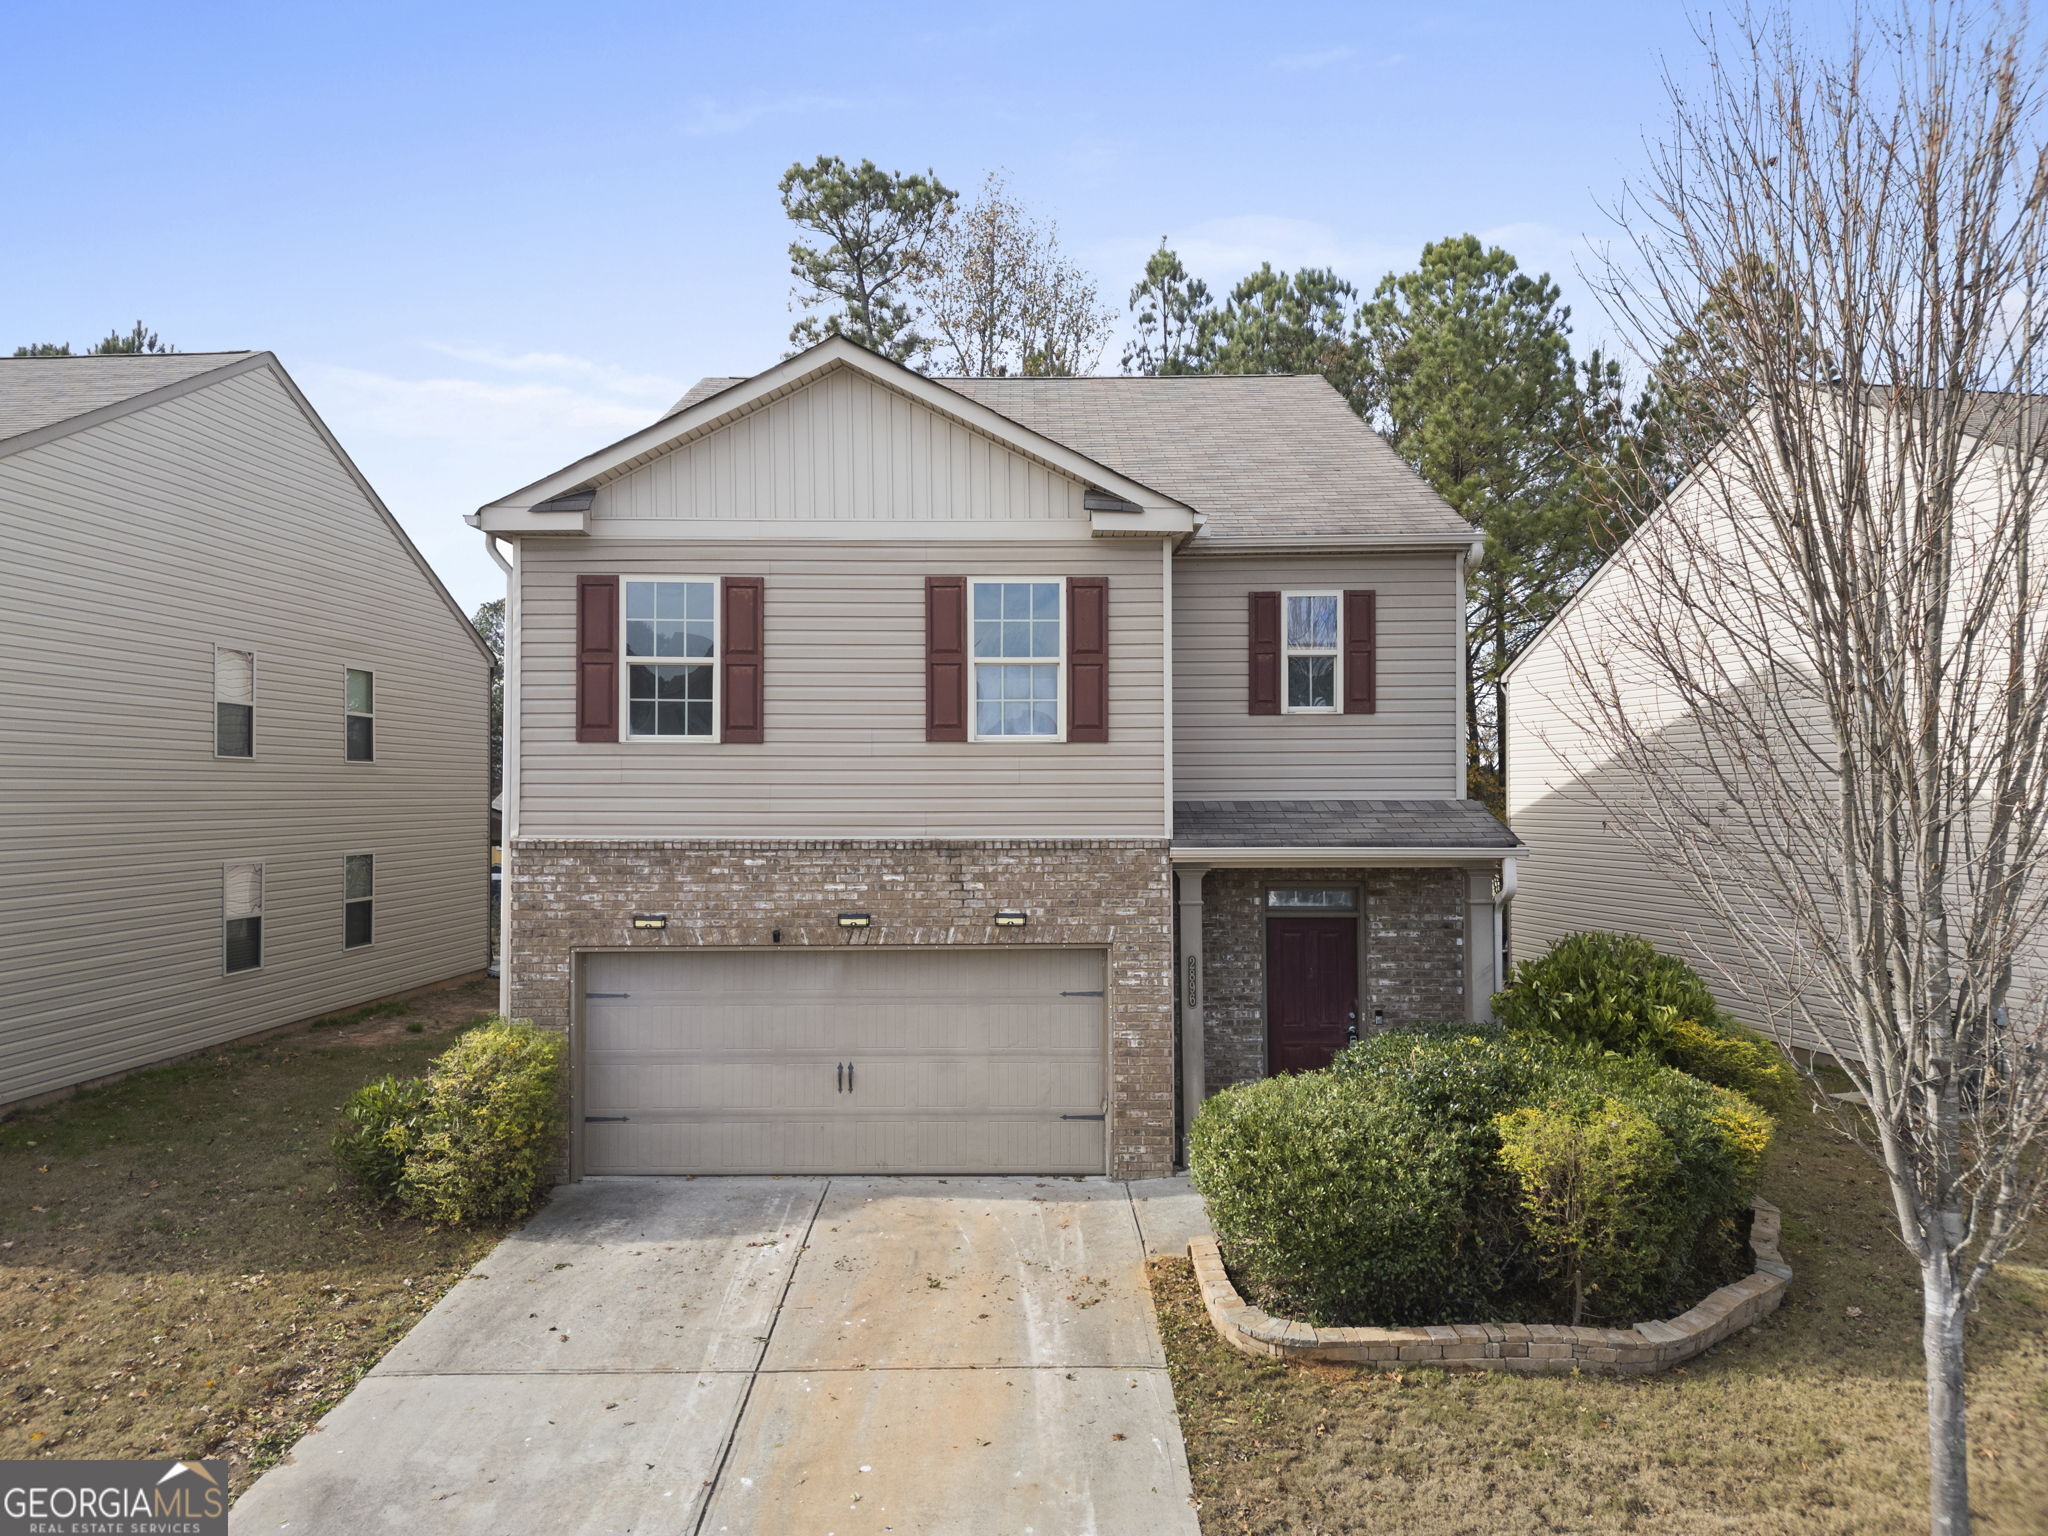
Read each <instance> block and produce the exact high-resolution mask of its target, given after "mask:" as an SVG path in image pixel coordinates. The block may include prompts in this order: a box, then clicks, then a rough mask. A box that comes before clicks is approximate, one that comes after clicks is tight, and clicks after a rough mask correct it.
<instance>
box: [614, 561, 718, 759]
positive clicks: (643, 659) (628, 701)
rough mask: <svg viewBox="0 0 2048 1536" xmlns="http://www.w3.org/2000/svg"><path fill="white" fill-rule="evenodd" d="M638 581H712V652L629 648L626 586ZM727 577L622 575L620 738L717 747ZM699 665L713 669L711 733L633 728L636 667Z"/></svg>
mask: <svg viewBox="0 0 2048 1536" xmlns="http://www.w3.org/2000/svg"><path fill="white" fill-rule="evenodd" d="M635 581H696V582H709V583H710V584H711V654H710V655H709V656H706V657H701V658H699V657H694V656H634V655H632V654H630V653H629V652H628V651H627V650H626V587H627V585H628V584H629V583H631V582H635ZM724 609H725V578H724V577H723V576H705V575H701V574H700V575H691V576H677V575H669V574H667V573H662V574H659V575H657V574H654V573H652V572H646V571H635V572H634V573H633V574H632V575H630V576H627V575H624V574H623V573H622V574H621V575H620V577H619V703H618V710H619V740H620V741H622V742H623V741H632V742H638V743H640V744H642V745H643V746H655V747H715V746H717V745H718V744H719V743H720V742H721V741H722V740H723V739H724V736H725V677H724V673H725V613H724ZM636 665H637V666H643V667H650V666H651V667H674V666H700V667H709V668H710V669H711V734H710V735H708V736H639V735H635V734H634V732H633V668H634V667H635V666H636Z"/></svg>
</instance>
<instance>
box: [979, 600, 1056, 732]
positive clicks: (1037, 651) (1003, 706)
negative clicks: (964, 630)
mask: <svg viewBox="0 0 2048 1536" xmlns="http://www.w3.org/2000/svg"><path fill="white" fill-rule="evenodd" d="M1064 586H1065V583H1063V582H1059V581H976V582H973V583H971V588H972V591H971V594H970V603H971V606H970V610H969V611H970V613H971V616H972V623H973V660H974V735H975V738H976V739H977V740H982V741H987V740H1010V741H1058V740H1059V739H1060V737H1061V722H1062V717H1063V713H1064V711H1063V705H1064V702H1065V700H1064V698H1063V693H1064V687H1065V678H1064V668H1063V667H1062V665H1061V658H1062V656H1063V655H1064V653H1065V628H1066V623H1065V616H1064V614H1063V613H1062V611H1061V596H1062V591H1063V588H1064Z"/></svg>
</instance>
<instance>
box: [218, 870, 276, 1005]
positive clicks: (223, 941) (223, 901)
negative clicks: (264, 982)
mask: <svg viewBox="0 0 2048 1536" xmlns="http://www.w3.org/2000/svg"><path fill="white" fill-rule="evenodd" d="M244 867H247V868H250V869H253V870H255V871H256V910H255V911H254V912H252V913H249V914H248V915H249V916H251V917H254V918H255V919H256V921H257V924H258V927H257V929H256V963H255V964H254V965H245V966H243V967H242V968H241V969H240V970H235V971H231V970H229V969H228V921H229V918H228V871H229V870H231V869H241V868H244ZM263 875H264V870H263V861H262V860H261V859H229V860H228V861H227V862H226V863H225V864H223V865H221V867H220V973H221V975H223V976H250V975H254V974H255V973H256V972H257V971H260V970H262V969H263V967H264V966H265V965H267V964H268V963H269V960H270V936H269V935H268V934H266V933H265V932H264V931H263V929H262V927H261V924H262V921H263V886H264V879H263Z"/></svg>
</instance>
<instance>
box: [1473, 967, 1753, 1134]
mask: <svg viewBox="0 0 2048 1536" xmlns="http://www.w3.org/2000/svg"><path fill="white" fill-rule="evenodd" d="M1493 1013H1494V1017H1495V1019H1497V1020H1498V1021H1499V1022H1500V1024H1501V1026H1502V1027H1503V1028H1505V1029H1506V1030H1508V1031H1509V1032H1510V1033H1511V1034H1517V1035H1524V1036H1536V1037H1541V1038H1546V1039H1551V1040H1561V1041H1564V1042H1566V1043H1568V1044H1573V1045H1583V1046H1589V1047H1591V1048H1593V1049H1594V1050H1600V1051H1615V1052H1619V1053H1620V1054H1623V1055H1631V1056H1633V1055H1642V1056H1650V1057H1653V1058H1655V1059H1656V1060H1658V1061H1661V1062H1662V1063H1664V1065H1666V1066H1669V1067H1676V1068H1677V1069H1678V1070H1679V1071H1681V1072H1689V1073H1691V1074H1692V1075H1693V1076H1694V1077H1698V1078H1702V1079H1704V1080H1705V1081H1707V1082H1710V1083H1715V1084H1718V1085H1719V1086H1721V1087H1723V1088H1733V1089H1734V1090H1735V1091H1736V1092H1738V1093H1745V1094H1748V1095H1749V1096H1750V1097H1751V1098H1752V1099H1755V1100H1756V1101H1757V1102H1758V1103H1759V1104H1765V1105H1771V1106H1782V1105H1783V1104H1785V1102H1786V1101H1787V1099H1788V1096H1789V1095H1790V1093H1791V1089H1792V1075H1791V1073H1790V1072H1788V1071H1787V1070H1786V1067H1785V1063H1784V1060H1783V1058H1782V1057H1781V1056H1780V1055H1779V1053H1778V1049H1777V1047H1776V1046H1774V1045H1772V1044H1771V1043H1770V1042H1769V1041H1768V1040H1766V1039H1764V1037H1763V1036H1761V1035H1759V1034H1757V1033H1756V1032H1755V1031H1754V1030H1750V1029H1745V1028H1744V1027H1743V1026H1742V1025H1740V1024H1738V1023H1736V1022H1735V1021H1734V1020H1733V1019H1731V1018H1729V1017H1728V1015H1727V1014H1725V1013H1723V1012H1722V1011H1721V1009H1720V1006H1719V1005H1718V1004H1717V1003H1716V1002H1715V1001H1714V994H1713V993H1712V992H1710V991H1708V990H1707V984H1706V983H1705V982H1704V981H1702V980H1701V979H1700V975H1699V972H1697V971H1695V970H1694V969H1693V968H1692V967H1691V966H1689V965H1687V964H1686V963H1685V962H1684V961H1683V960H1679V959H1677V958H1675V957H1673V956H1671V955H1667V954H1664V953H1662V952H1660V951H1659V950H1658V949H1657V947H1656V946H1655V945H1653V944H1652V943H1650V941H1649V940H1648V939H1644V938H1639V937H1638V936H1636V935H1635V934H1632V933H1573V934H1567V935H1566V936H1565V937H1563V938H1561V939H1559V940H1558V941H1557V942H1556V943H1555V944H1553V945H1552V946H1551V947H1550V948H1549V950H1548V951H1546V952H1545V953H1544V954H1541V955H1539V956H1537V957H1536V958H1535V959H1533V960H1524V961H1523V962H1522V963H1521V964H1520V965H1517V966H1516V967H1515V968H1514V970H1513V971H1512V972H1510V973H1509V976H1508V984H1507V985H1506V986H1505V987H1504V988H1502V989H1501V990H1500V991H1499V992H1498V993H1496V994H1495V995H1494V999H1493Z"/></svg>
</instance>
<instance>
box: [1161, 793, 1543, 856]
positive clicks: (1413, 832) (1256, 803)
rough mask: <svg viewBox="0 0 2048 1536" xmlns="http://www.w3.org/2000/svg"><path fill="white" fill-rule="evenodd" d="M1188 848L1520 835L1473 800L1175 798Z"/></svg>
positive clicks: (1439, 843)
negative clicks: (1503, 824)
mask: <svg viewBox="0 0 2048 1536" xmlns="http://www.w3.org/2000/svg"><path fill="white" fill-rule="evenodd" d="M1173 840H1174V842H1176V843H1178V844H1180V845H1181V846H1182V847H1186V848H1461V849H1462V848H1481V849H1486V850H1489V851H1491V850H1496V849H1497V850H1499V851H1501V852H1503V853H1505V852H1508V851H1510V850H1512V849H1515V848H1519V847H1521V846H1522V842H1521V839H1520V838H1518V837H1516V836H1515V834H1514V833H1512V832H1510V831H1509V830H1508V829H1507V828H1506V827H1504V826H1502V825H1501V823H1500V822H1499V821H1498V820H1496V819H1495V817H1494V815H1493V813H1492V812H1491V811H1489V810H1487V808H1486V807H1485V806H1483V805H1481V804H1480V803H1479V802H1478V801H1477V800H1176V801H1175V802H1174V804H1173Z"/></svg>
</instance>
